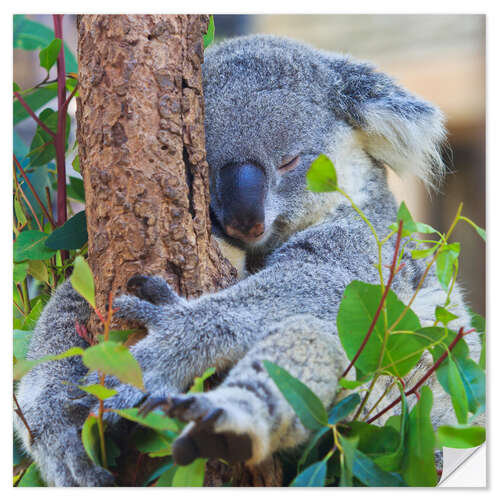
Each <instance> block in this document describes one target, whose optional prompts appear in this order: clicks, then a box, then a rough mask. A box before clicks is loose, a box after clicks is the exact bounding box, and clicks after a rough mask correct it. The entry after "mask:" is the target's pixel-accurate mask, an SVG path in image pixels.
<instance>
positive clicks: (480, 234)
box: [460, 217, 486, 241]
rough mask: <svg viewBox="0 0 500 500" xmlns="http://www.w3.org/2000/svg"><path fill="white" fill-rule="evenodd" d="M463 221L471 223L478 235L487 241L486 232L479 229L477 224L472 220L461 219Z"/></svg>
mask: <svg viewBox="0 0 500 500" xmlns="http://www.w3.org/2000/svg"><path fill="white" fill-rule="evenodd" d="M460 219H461V220H463V221H465V222H467V223H469V224H470V225H471V226H472V227H473V228H474V229H475V230H476V232H477V234H479V236H480V237H481V238H482V239H483V240H484V241H486V231H485V230H484V229H483V228H481V227H479V226H478V225H477V224H476V223H475V222H472V221H471V220H470V219H468V218H467V217H460Z"/></svg>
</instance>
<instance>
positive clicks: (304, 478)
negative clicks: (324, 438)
mask: <svg viewBox="0 0 500 500" xmlns="http://www.w3.org/2000/svg"><path fill="white" fill-rule="evenodd" d="M325 479H326V462H324V461H321V462H316V463H314V464H312V465H310V466H309V467H307V469H304V470H303V471H302V472H301V473H300V474H299V475H298V476H297V477H296V478H295V479H294V480H293V481H292V483H291V484H290V486H295V487H297V486H300V487H312V486H324V485H325Z"/></svg>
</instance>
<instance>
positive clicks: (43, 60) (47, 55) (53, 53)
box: [39, 38, 62, 71]
mask: <svg viewBox="0 0 500 500" xmlns="http://www.w3.org/2000/svg"><path fill="white" fill-rule="evenodd" d="M61 46H62V41H61V40H60V39H59V38H54V40H52V42H50V43H49V45H48V46H47V47H45V48H44V49H42V50H41V51H40V54H39V58H40V66H41V67H42V68H45V69H46V70H47V71H49V70H50V68H52V66H54V64H55V62H56V61H57V56H58V55H59V52H60V51H61Z"/></svg>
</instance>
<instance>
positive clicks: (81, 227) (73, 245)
mask: <svg viewBox="0 0 500 500" xmlns="http://www.w3.org/2000/svg"><path fill="white" fill-rule="evenodd" d="M88 237H89V235H88V233H87V218H86V216H85V210H82V211H81V212H78V213H77V214H75V215H73V217H71V218H70V219H68V220H67V221H66V222H65V223H64V224H63V225H62V226H60V227H58V228H56V229H54V231H53V232H52V234H51V235H50V236H49V237H48V238H47V240H46V241H45V245H46V246H47V247H48V248H51V249H53V250H76V249H78V248H81V247H82V246H83V245H84V244H85V243H87V241H88Z"/></svg>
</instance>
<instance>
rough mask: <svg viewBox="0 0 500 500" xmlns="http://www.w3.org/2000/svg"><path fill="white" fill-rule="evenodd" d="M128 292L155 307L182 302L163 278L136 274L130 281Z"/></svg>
mask: <svg viewBox="0 0 500 500" xmlns="http://www.w3.org/2000/svg"><path fill="white" fill-rule="evenodd" d="M127 290H128V291H129V292H130V293H132V294H134V295H136V296H137V297H139V298H140V299H144V300H147V301H148V302H151V303H152V304H155V305H162V304H175V303H176V302H180V300H181V299H180V297H179V296H178V295H177V294H176V293H175V292H174V291H173V290H172V288H171V287H170V285H169V284H168V283H167V282H166V281H165V280H164V279H163V278H162V277H161V276H143V275H141V274H136V275H135V276H133V277H132V278H130V279H129V280H128V282H127Z"/></svg>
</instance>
